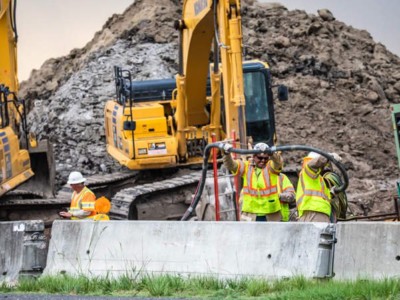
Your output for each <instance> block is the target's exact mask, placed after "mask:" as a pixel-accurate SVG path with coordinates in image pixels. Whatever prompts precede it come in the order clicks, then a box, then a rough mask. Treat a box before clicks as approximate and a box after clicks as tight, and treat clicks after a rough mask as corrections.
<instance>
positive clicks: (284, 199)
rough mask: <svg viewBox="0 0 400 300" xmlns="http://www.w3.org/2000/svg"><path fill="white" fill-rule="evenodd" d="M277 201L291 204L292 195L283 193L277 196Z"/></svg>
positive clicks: (292, 200)
mask: <svg viewBox="0 0 400 300" xmlns="http://www.w3.org/2000/svg"><path fill="white" fill-rule="evenodd" d="M279 201H282V202H285V203H293V202H294V193H288V192H283V193H281V194H280V195H279Z"/></svg>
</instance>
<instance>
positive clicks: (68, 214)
mask: <svg viewBox="0 0 400 300" xmlns="http://www.w3.org/2000/svg"><path fill="white" fill-rule="evenodd" d="M58 214H59V215H60V216H61V217H63V218H71V217H72V214H71V213H69V212H66V211H60V212H59V213H58Z"/></svg>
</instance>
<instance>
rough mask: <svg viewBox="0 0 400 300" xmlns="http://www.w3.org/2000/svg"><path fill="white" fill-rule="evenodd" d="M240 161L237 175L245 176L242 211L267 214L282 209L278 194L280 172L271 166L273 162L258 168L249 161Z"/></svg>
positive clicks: (238, 161)
mask: <svg viewBox="0 0 400 300" xmlns="http://www.w3.org/2000/svg"><path fill="white" fill-rule="evenodd" d="M236 162H237V163H238V170H237V171H236V172H235V175H240V176H241V177H242V178H243V188H242V191H241V194H242V195H243V206H242V211H243V212H248V213H253V214H258V215H265V214H271V213H274V212H277V211H279V210H280V209H281V204H280V201H279V195H278V188H277V184H278V173H277V172H275V171H274V170H273V169H272V167H271V162H268V163H267V166H266V167H265V168H264V169H260V168H257V167H256V166H253V165H252V164H250V162H249V161H246V162H243V161H241V160H237V161H236Z"/></svg>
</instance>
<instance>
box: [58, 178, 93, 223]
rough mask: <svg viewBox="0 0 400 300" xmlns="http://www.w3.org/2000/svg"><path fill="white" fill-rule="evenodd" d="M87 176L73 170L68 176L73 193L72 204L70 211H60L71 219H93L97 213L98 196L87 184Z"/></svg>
mask: <svg viewBox="0 0 400 300" xmlns="http://www.w3.org/2000/svg"><path fill="white" fill-rule="evenodd" d="M85 181H86V178H84V177H83V176H82V174H81V173H80V172H75V171H74V172H71V174H69V177H68V182H67V183H68V184H69V185H70V186H71V188H72V190H73V193H72V196H71V205H70V209H69V210H68V212H60V216H61V217H63V218H70V219H71V220H83V219H93V218H94V216H95V215H96V211H95V202H96V196H95V195H94V193H93V192H92V191H91V190H90V189H89V188H87V187H86V186H85V184H84V182H85Z"/></svg>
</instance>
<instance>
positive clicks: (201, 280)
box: [0, 274, 400, 300]
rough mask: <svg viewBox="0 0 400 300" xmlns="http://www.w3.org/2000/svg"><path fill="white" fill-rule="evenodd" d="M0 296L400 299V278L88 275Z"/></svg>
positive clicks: (25, 281) (23, 286)
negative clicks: (32, 294) (31, 294)
mask: <svg viewBox="0 0 400 300" xmlns="http://www.w3.org/2000/svg"><path fill="white" fill-rule="evenodd" d="M0 293H40V294H63V295H110V296H127V297H132V296H142V297H177V298H182V297H184V298H193V299H274V300H284V299H288V300H289V299H304V300H306V299H307V300H310V299H311V300H312V299H318V300H333V299H352V300H364V299H385V300H387V299H393V300H394V299H400V279H395V278H393V279H389V278H388V279H382V280H366V279H358V280H354V281H336V280H317V279H306V278H304V277H302V276H297V277H293V278H290V279H278V280H268V279H265V278H240V279H226V280H222V279H218V278H215V277H190V278H185V277H182V276H172V275H159V276H155V275H145V276H140V277H139V276H138V275H135V276H130V275H129V274H126V275H123V276H121V277H119V278H112V277H111V276H105V277H90V278H89V277H86V276H69V275H65V274H64V275H58V276H42V277H39V278H36V279H32V278H22V279H20V281H19V283H18V284H17V285H14V286H9V285H7V284H5V283H2V284H0Z"/></svg>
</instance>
